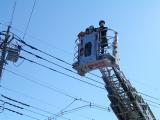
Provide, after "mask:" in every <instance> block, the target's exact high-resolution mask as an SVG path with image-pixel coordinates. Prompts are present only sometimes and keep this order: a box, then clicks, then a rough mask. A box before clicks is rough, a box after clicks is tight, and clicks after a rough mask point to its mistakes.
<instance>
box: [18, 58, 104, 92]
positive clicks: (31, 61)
mask: <svg viewBox="0 0 160 120" xmlns="http://www.w3.org/2000/svg"><path fill="white" fill-rule="evenodd" d="M19 58H21V59H24V60H26V61H28V62H30V63H34V64H37V65H39V66H41V67H44V68H46V69H49V70H51V71H53V72H56V73H59V74H62V75H64V76H67V77H70V78H73V79H75V80H78V81H81V82H83V83H85V84H88V85H90V86H93V87H96V88H99V89H102V90H105V89H104V88H103V87H100V86H98V85H95V84H93V83H90V82H87V81H84V80H82V79H79V78H77V77H74V76H71V75H68V74H66V73H64V72H61V71H58V70H56V69H53V68H51V67H48V66H46V65H43V64H41V63H38V62H36V61H33V60H31V59H28V58H25V57H23V56H19Z"/></svg>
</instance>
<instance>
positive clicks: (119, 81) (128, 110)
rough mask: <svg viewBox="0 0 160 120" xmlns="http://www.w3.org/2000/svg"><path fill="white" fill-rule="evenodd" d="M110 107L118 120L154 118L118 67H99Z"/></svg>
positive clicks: (151, 119)
mask: <svg viewBox="0 0 160 120" xmlns="http://www.w3.org/2000/svg"><path fill="white" fill-rule="evenodd" d="M100 72H101V73H102V77H103V81H104V82H105V88H106V90H107V91H108V98H109V99H110V101H111V108H112V110H113V111H114V113H115V114H116V116H117V118H118V120H156V118H155V117H154V115H153V113H152V111H151V109H150V107H149V106H148V104H147V103H146V102H144V100H143V98H142V97H141V96H140V95H139V94H138V92H137V91H136V89H135V88H134V87H133V86H132V85H131V83H130V82H129V80H127V79H126V78H125V76H124V74H123V72H122V71H120V69H119V67H106V68H103V69H100Z"/></svg>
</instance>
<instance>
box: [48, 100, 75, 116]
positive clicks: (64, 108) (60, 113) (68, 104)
mask: <svg viewBox="0 0 160 120" xmlns="http://www.w3.org/2000/svg"><path fill="white" fill-rule="evenodd" d="M75 101H77V99H74V100H73V101H72V102H71V103H69V104H68V105H67V106H65V107H64V108H63V109H61V110H60V112H58V113H57V114H56V115H54V117H49V118H50V119H53V118H56V117H57V116H58V115H59V114H61V113H62V112H63V111H64V110H66V109H67V108H69V107H70V106H71V105H72V104H73V103H74V102H75Z"/></svg>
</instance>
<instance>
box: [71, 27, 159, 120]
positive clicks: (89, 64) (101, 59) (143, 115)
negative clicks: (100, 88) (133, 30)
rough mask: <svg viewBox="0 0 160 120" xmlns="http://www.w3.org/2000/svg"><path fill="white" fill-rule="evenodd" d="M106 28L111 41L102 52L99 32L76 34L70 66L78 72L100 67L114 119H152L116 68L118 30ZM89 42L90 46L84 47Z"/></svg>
mask: <svg viewBox="0 0 160 120" xmlns="http://www.w3.org/2000/svg"><path fill="white" fill-rule="evenodd" d="M109 30H110V31H111V32H113V33H114V36H113V37H112V36H107V39H108V40H110V41H111V43H110V46H108V48H106V51H105V53H104V54H101V53H100V42H99V39H100V35H99V32H97V31H94V32H92V33H90V34H83V35H82V36H79V38H78V40H77V41H76V43H77V56H75V58H76V61H75V62H74V64H73V68H74V69H75V70H77V72H78V74H79V75H81V76H84V75H85V73H87V72H89V71H92V70H95V69H99V70H100V72H101V73H102V78H103V81H104V83H105V88H106V90H107V91H108V98H109V100H110V101H111V104H110V106H111V108H112V110H113V112H114V113H115V115H116V116H117V118H118V120H156V118H155V117H154V115H153V113H152V111H151V109H150V107H149V105H148V104H147V103H146V102H145V101H144V99H143V98H142V96H141V95H139V93H138V92H137V91H136V89H135V88H134V87H133V86H132V85H131V83H130V82H129V80H127V79H126V77H125V75H124V74H123V72H122V71H121V70H120V67H119V57H118V37H117V36H118V33H117V32H115V31H113V30H111V29H109ZM89 43H90V47H89V48H87V45H88V44H89ZM88 49H90V50H89V51H90V52H89V54H88V52H87V51H85V50H88ZM82 50H83V51H82ZM85 53H87V54H85Z"/></svg>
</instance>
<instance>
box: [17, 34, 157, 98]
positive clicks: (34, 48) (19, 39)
mask: <svg viewBox="0 0 160 120" xmlns="http://www.w3.org/2000/svg"><path fill="white" fill-rule="evenodd" d="M16 36H17V35H16ZM17 37H18V36H17ZM16 40H18V41H19V42H21V43H23V44H25V45H26V46H28V47H30V48H31V49H33V50H37V51H39V52H41V53H44V54H45V55H48V56H50V57H52V58H55V59H57V60H59V61H61V62H63V63H66V64H68V65H71V66H72V64H71V63H68V62H66V61H64V60H62V59H60V58H58V57H55V56H53V55H51V54H49V53H47V52H44V51H42V50H40V49H38V48H36V47H33V46H32V45H29V44H27V43H26V42H25V41H23V40H22V39H21V38H19V37H18V38H16ZM90 74H91V75H94V76H96V77H98V78H102V77H100V76H98V75H96V74H93V73H90ZM138 93H140V94H143V95H144V96H147V97H150V98H153V99H155V97H153V96H150V95H147V94H145V93H142V92H138ZM155 100H160V99H158V98H156V99H155Z"/></svg>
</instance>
